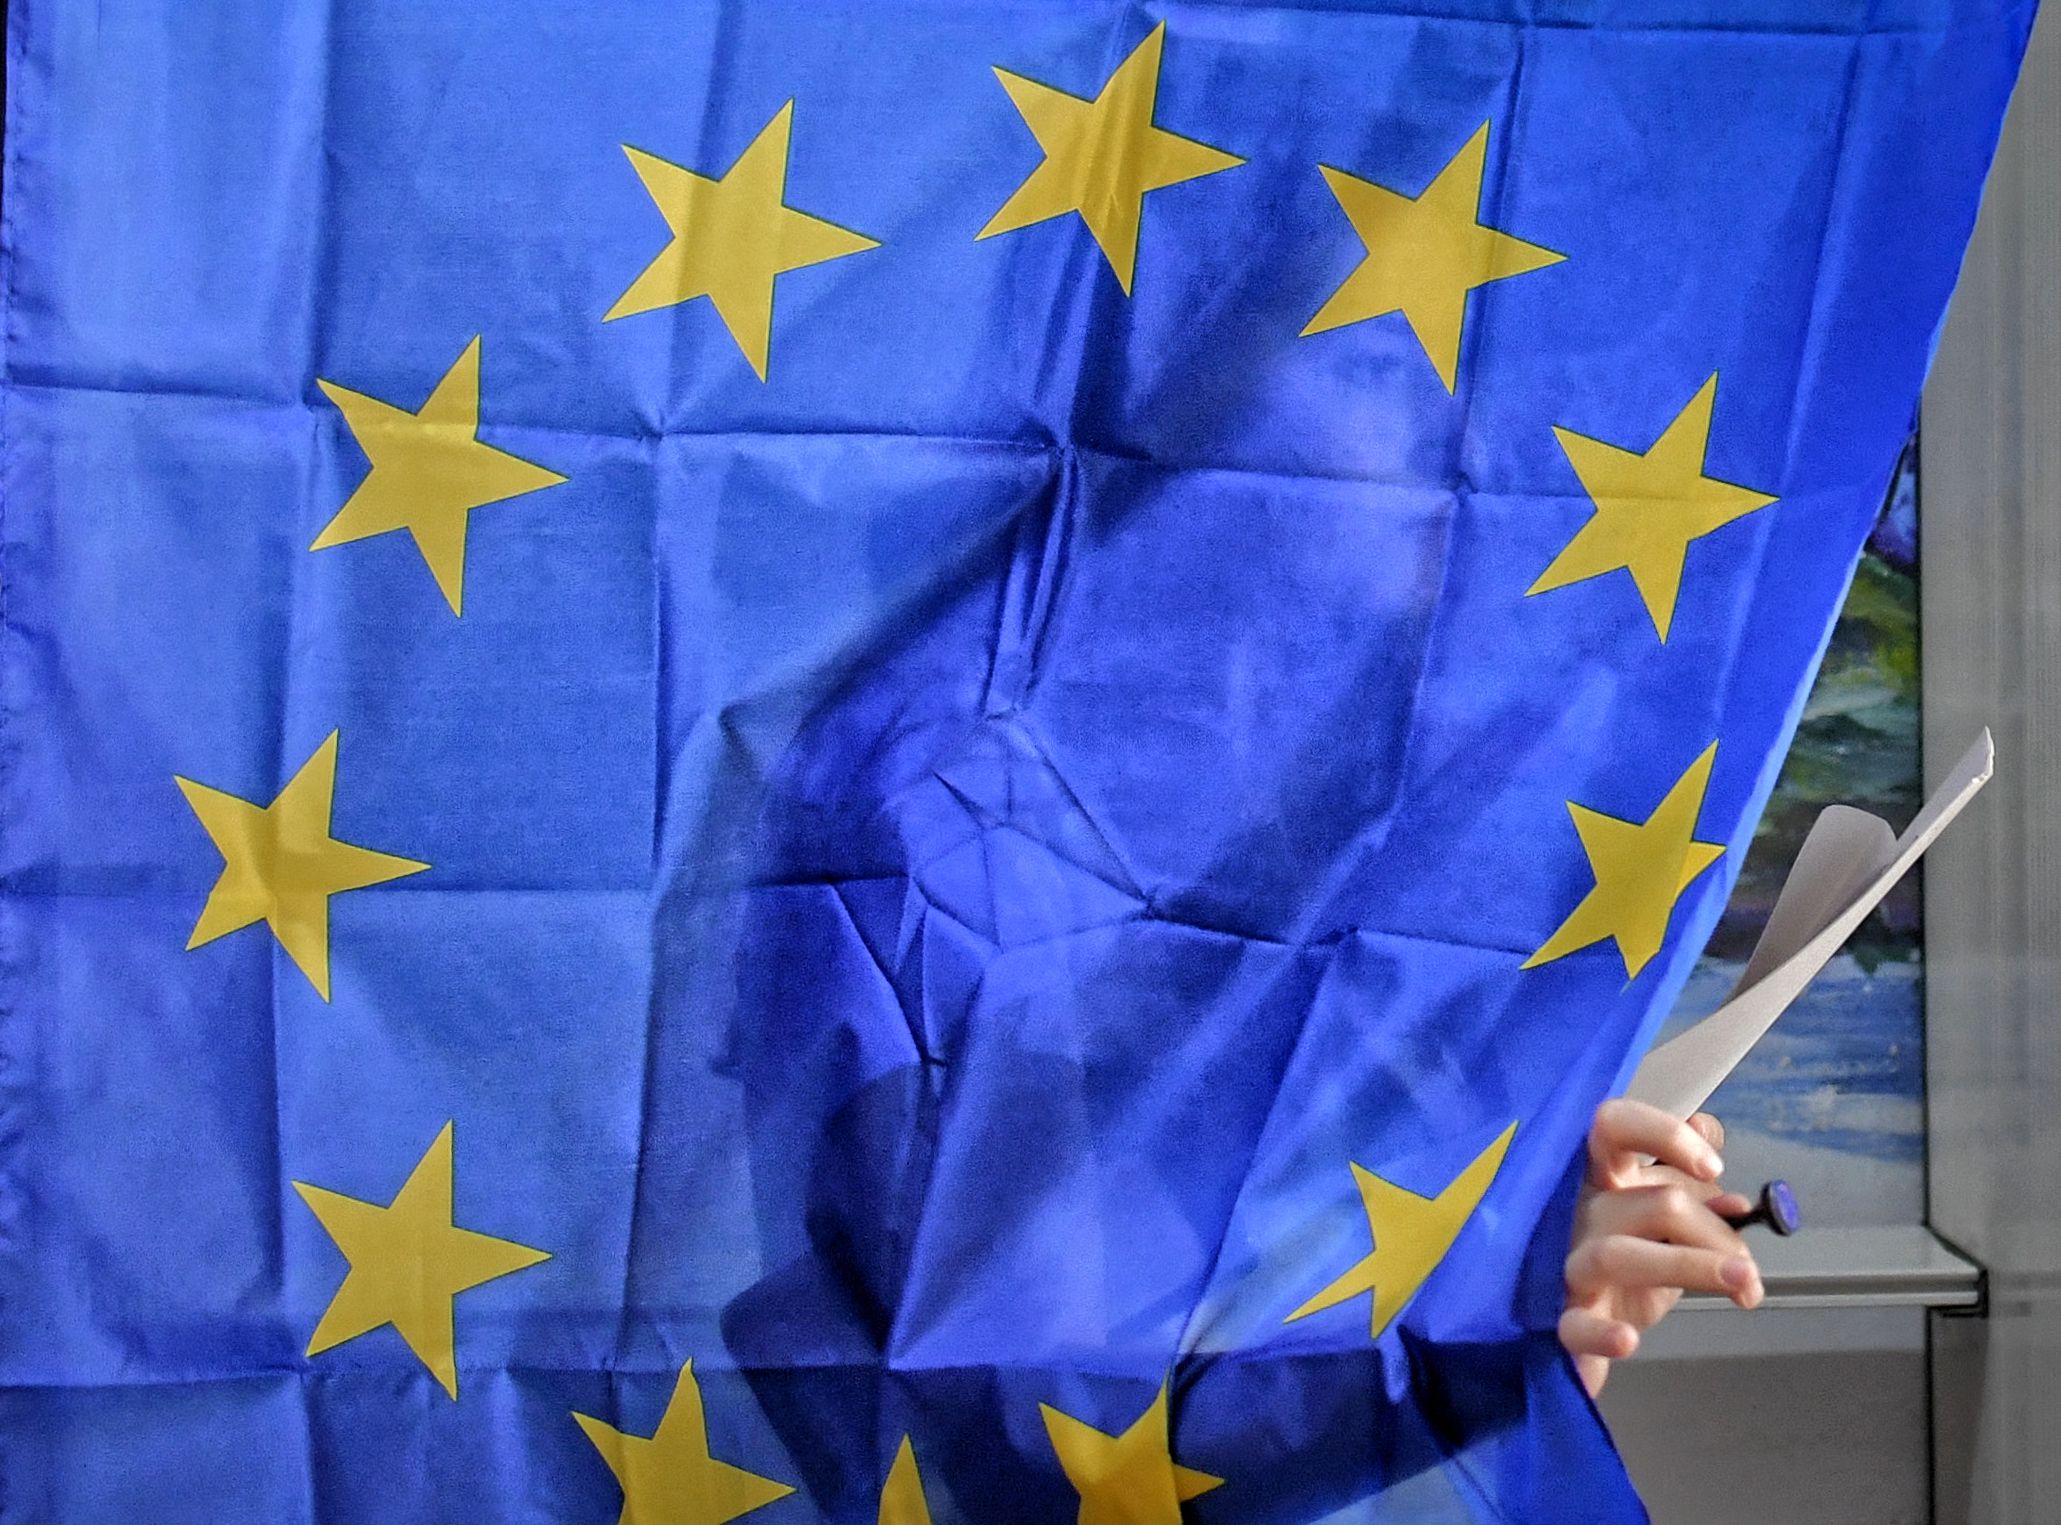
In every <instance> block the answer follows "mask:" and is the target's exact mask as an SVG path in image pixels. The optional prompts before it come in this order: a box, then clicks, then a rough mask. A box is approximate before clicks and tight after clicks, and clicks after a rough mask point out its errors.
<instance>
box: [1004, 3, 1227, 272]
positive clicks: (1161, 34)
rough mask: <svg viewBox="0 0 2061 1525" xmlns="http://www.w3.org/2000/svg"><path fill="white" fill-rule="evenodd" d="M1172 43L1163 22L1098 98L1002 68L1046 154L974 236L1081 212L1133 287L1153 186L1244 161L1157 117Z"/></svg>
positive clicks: (1011, 96)
mask: <svg viewBox="0 0 2061 1525" xmlns="http://www.w3.org/2000/svg"><path fill="white" fill-rule="evenodd" d="M1165 42H1166V23H1165V22H1164V21H1162V22H1161V23H1160V24H1159V25H1158V26H1156V27H1154V28H1153V29H1152V32H1151V34H1150V35H1149V36H1148V37H1146V39H1145V40H1144V41H1143V42H1141V43H1139V44H1138V46H1137V47H1136V48H1134V49H1132V50H1131V56H1130V57H1129V58H1126V59H1125V60H1124V61H1123V62H1122V63H1120V64H1118V65H1117V66H1116V72H1115V73H1114V74H1112V75H1110V76H1109V80H1108V82H1107V83H1106V84H1104V85H1103V87H1102V93H1101V94H1100V95H1098V96H1096V97H1095V99H1093V100H1092V101H1084V100H1082V99H1081V98H1080V97H1079V96H1077V95H1068V94H1067V93H1066V92H1065V91H1064V90H1054V89H1053V88H1052V87H1051V86H1050V85H1041V84H1039V83H1038V82H1037V81H1036V80H1034V79H1025V78H1024V77H1023V76H1022V75H1020V74H1011V73H1010V72H1009V71H1008V70H1007V69H997V70H995V77H996V78H997V79H999V80H1000V81H1001V82H1002V88H1003V89H1004V90H1007V91H1008V92H1009V99H1010V100H1012V101H1014V102H1015V103H1016V110H1017V112H1018V114H1019V115H1021V116H1022V117H1023V121H1024V125H1025V126H1027V127H1029V128H1030V130H1031V135H1032V136H1033V137H1035V138H1036V139H1037V140H1038V147H1040V148H1042V149H1043V150H1044V151H1045V157H1044V159H1043V161H1042V162H1041V163H1040V164H1039V165H1038V167H1037V168H1036V169H1034V170H1032V171H1031V172H1030V178H1029V179H1027V180H1025V181H1024V182H1023V184H1021V185H1019V186H1018V187H1017V188H1016V190H1015V191H1014V192H1013V193H1012V194H1011V195H1010V197H1009V199H1008V200H1007V201H1005V202H1003V203H1002V209H1001V210H1000V211H999V212H997V213H995V215H994V216H993V217H991V218H989V219H988V225H987V226H986V227H984V228H982V229H981V230H980V231H979V232H978V233H976V234H974V235H973V236H974V238H975V239H976V240H978V239H982V238H992V237H993V236H994V235H995V234H997V233H1010V232H1014V231H1015V230H1016V229H1018V228H1027V227H1029V226H1030V225H1031V224H1032V223H1034V222H1043V221H1045V220H1046V219H1047V218H1050V217H1064V216H1065V215H1066V214H1067V213H1068V212H1079V213H1080V214H1081V221H1083V222H1085V223H1086V224H1087V225H1088V231H1089V232H1090V233H1092V234H1094V235H1095V242H1096V243H1098V244H1100V245H1101V246H1102V254H1103V257H1104V258H1105V259H1107V260H1108V261H1109V268H1110V269H1111V270H1114V271H1115V272H1116V281H1117V284H1118V285H1119V286H1121V287H1123V290H1124V295H1125V296H1129V295H1130V294H1131V272H1132V270H1133V268H1134V267H1135V266H1136V264H1137V261H1138V220H1139V218H1140V216H1141V215H1142V214H1143V211H1144V206H1145V193H1146V192H1148V191H1156V190H1160V189H1162V188H1164V187H1166V186H1169V185H1179V184H1180V183H1181V182H1182V181H1183V180H1195V179H1198V178H1200V177H1201V176H1203V175H1213V174H1215V173H1216V172H1217V171H1218V170H1220V169H1230V168H1232V167H1234V166H1236V165H1240V164H1243V163H1244V162H1245V161H1244V160H1243V159H1239V158H1235V157H1233V156H1232V155H1230V154H1227V153H1222V152H1219V151H1218V150H1217V149H1214V148H1211V147H1210V146H1209V145H1208V144H1206V143H1198V142H1196V141H1195V140H1194V139H1193V138H1184V137H1180V136H1178V135H1177V134H1174V133H1171V132H1165V131H1162V130H1161V129H1159V128H1157V127H1155V126H1153V125H1152V108H1153V104H1154V102H1155V101H1156V100H1157V99H1158V96H1159V55H1160V50H1161V48H1162V46H1163V45H1164V44H1165Z"/></svg>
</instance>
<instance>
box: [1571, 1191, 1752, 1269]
mask: <svg viewBox="0 0 2061 1525" xmlns="http://www.w3.org/2000/svg"><path fill="white" fill-rule="evenodd" d="M1585 1226H1587V1227H1588V1228H1589V1229H1590V1231H1591V1232H1592V1233H1601V1234H1606V1235H1607V1234H1628V1235H1630V1236H1631V1237H1633V1238H1635V1239H1651V1240H1653V1241H1655V1242H1657V1243H1668V1244H1689V1245H1700V1246H1701V1247H1702V1248H1704V1249H1706V1250H1715V1251H1717V1252H1718V1253H1719V1254H1723V1255H1745V1256H1748V1257H1751V1255H1752V1253H1753V1252H1752V1251H1751V1250H1750V1249H1748V1248H1747V1244H1746V1241H1745V1240H1744V1239H1742V1238H1740V1237H1739V1231H1738V1230H1737V1229H1735V1228H1733V1227H1732V1225H1731V1224H1729V1223H1727V1222H1725V1220H1724V1219H1723V1218H1721V1217H1719V1216H1718V1213H1717V1211H1716V1210H1715V1209H1714V1208H1712V1207H1711V1206H1710V1204H1709V1203H1707V1202H1705V1201H1704V1200H1703V1198H1702V1195H1701V1193H1697V1192H1692V1191H1690V1190H1689V1189H1688V1188H1687V1187H1684V1186H1636V1187H1632V1188H1630V1189H1627V1190H1619V1191H1607V1192H1601V1193H1599V1194H1598V1195H1597V1197H1596V1199H1595V1201H1594V1202H1593V1203H1592V1204H1591V1206H1590V1211H1589V1221H1588V1224H1587V1225H1585Z"/></svg>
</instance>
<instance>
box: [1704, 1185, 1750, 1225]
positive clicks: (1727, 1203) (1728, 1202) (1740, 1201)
mask: <svg viewBox="0 0 2061 1525" xmlns="http://www.w3.org/2000/svg"><path fill="white" fill-rule="evenodd" d="M1703 1205H1704V1206H1705V1207H1707V1208H1709V1209H1710V1210H1711V1211H1712V1212H1714V1213H1716V1214H1717V1215H1718V1216H1719V1217H1720V1218H1742V1217H1744V1216H1745V1215H1746V1214H1748V1213H1750V1212H1752V1211H1753V1207H1754V1202H1753V1198H1751V1197H1746V1196H1741V1195H1740V1194H1739V1193H1738V1192H1736V1191H1721V1192H1719V1193H1718V1194H1717V1195H1716V1196H1714V1197H1710V1198H1707V1199H1705V1201H1704V1204H1703Z"/></svg>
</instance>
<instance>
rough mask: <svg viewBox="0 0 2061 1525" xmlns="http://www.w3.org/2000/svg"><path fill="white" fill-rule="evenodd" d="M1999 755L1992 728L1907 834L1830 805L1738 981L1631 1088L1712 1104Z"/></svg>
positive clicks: (1679, 1108) (1643, 1096) (1679, 1110)
mask: <svg viewBox="0 0 2061 1525" xmlns="http://www.w3.org/2000/svg"><path fill="white" fill-rule="evenodd" d="M1995 758H1996V751H1995V748H1994V746H1993V745H1992V744H1991V741H1990V735H1989V732H1988V731H1987V730H1985V731H1984V732H1983V733H1982V736H1981V737H1980V739H1978V740H1977V741H1976V743H1975V744H1974V745H1973V746H1971V747H1970V748H1969V749H1968V750H1967V751H1966V752H1964V753H1963V754H1962V755H1961V760H1960V761H1959V762H1958V763H1956V764H1955V765H1954V769H1953V771H1952V772H1951V773H1949V774H1948V775H1947V777H1946V782H1945V783H1943V784H1941V785H1940V786H1939V788H1938V789H1936V790H1935V791H1933V795H1932V798H1931V799H1929V800H1927V801H1926V802H1925V807H1924V808H1923V809H1922V810H1920V811H1919V812H1918V814H1917V816H1916V817H1915V818H1914V819H1913V820H1912V821H1911V824H1910V826H1909V827H1908V828H1906V829H1905V831H1904V834H1903V835H1902V836H1900V837H1899V836H1897V835H1895V834H1894V833H1893V832H1891V831H1890V829H1889V826H1888V824H1887V823H1886V822H1884V821H1883V820H1882V819H1881V818H1880V817H1878V816H1872V815H1869V814H1868V812H1867V811H1865V810H1855V809H1854V808H1853V807H1852V806H1850V805H1832V806H1829V807H1827V808H1826V809H1825V811H1824V812H1823V813H1822V814H1820V815H1819V816H1818V819H1817V822H1816V824H1815V825H1813V826H1812V827H1811V830H1810V835H1809V836H1807V837H1806V838H1804V843H1803V850H1802V851H1801V852H1799V853H1798V854H1797V855H1796V863H1795V866H1794V867H1792V868H1791V869H1790V870H1789V878H1788V880H1787V881H1786V882H1785V883H1784V884H1783V886H1782V893H1781V894H1780V895H1779V896H1778V897H1777V898H1776V900H1775V908H1774V910H1773V911H1772V912H1770V913H1769V915H1768V924H1767V927H1766V929H1765V930H1763V931H1762V933H1761V935H1760V941H1759V942H1758V943H1756V944H1755V945H1754V949H1753V957H1752V958H1751V959H1749V960H1748V961H1747V964H1746V972H1745V973H1744V974H1742V975H1740V976H1739V983H1738V985H1737V987H1736V988H1734V990H1733V991H1732V994H1731V995H1730V996H1729V997H1727V999H1726V1001H1725V1004H1724V1005H1722V1006H1720V1007H1719V1008H1718V1009H1717V1010H1716V1011H1714V1012H1712V1013H1711V1014H1710V1015H1709V1016H1707V1017H1705V1018H1704V1019H1703V1020H1702V1021H1701V1022H1698V1023H1697V1024H1696V1025H1695V1026H1694V1027H1691V1028H1688V1029H1686V1030H1685V1031H1683V1032H1680V1033H1677V1034H1676V1035H1675V1036H1674V1037H1672V1038H1670V1039H1668V1040H1667V1042H1665V1043H1662V1044H1660V1045H1658V1046H1657V1047H1655V1048H1654V1049H1653V1051H1652V1052H1650V1053H1649V1054H1647V1055H1646V1058H1645V1060H1644V1061H1643V1062H1642V1063H1641V1064H1640V1065H1639V1068H1638V1071H1637V1073H1636V1074H1634V1075H1633V1076H1632V1083H1631V1086H1630V1087H1629V1089H1627V1091H1626V1093H1625V1094H1626V1095H1628V1096H1630V1097H1632V1098H1633V1099H1634V1100H1637V1101H1646V1102H1651V1103H1652V1104H1653V1105H1654V1106H1656V1107H1661V1108H1664V1109H1665V1110H1667V1111H1669V1112H1671V1113H1673V1114H1674V1115H1675V1116H1677V1117H1687V1116H1688V1115H1689V1114H1690V1113H1692V1112H1694V1111H1695V1110H1696V1109H1697V1108H1698V1107H1700V1106H1702V1105H1703V1103H1704V1102H1705V1101H1707V1100H1708V1099H1709V1097H1710V1093H1711V1092H1713V1091H1715V1090H1716V1089H1717V1088H1718V1086H1719V1085H1720V1084H1721V1083H1722V1082H1723V1081H1724V1078H1725V1077H1726V1076H1727V1075H1729V1074H1731V1073H1732V1070H1733V1068H1734V1066H1736V1065H1737V1064H1738V1063H1739V1061H1740V1060H1741V1059H1744V1058H1745V1057H1746V1054H1747V1051H1748V1050H1749V1049H1751V1048H1752V1047H1753V1045H1754V1044H1755V1043H1757V1042H1759V1041H1760V1036H1761V1034H1762V1033H1764V1032H1766V1031H1767V1030H1768V1029H1769V1028H1770V1027H1771V1026H1773V1025H1774V1021H1775V1018H1777V1017H1779V1016H1781V1015H1782V1013H1783V1012H1784V1011H1786V1010H1788V1009H1789V1003H1790V1002H1791V1001H1794V1000H1795V999H1796V998H1797V997H1798V996H1799V995H1801V994H1802V993H1803V988H1804V986H1806V985H1808V984H1809V983H1810V982H1811V980H1812V979H1813V978H1814V977H1815V976H1816V975H1817V972H1818V971H1819V970H1820V969H1822V968H1824V967H1825V965H1826V963H1827V962H1829V961H1830V960H1831V957H1832V955H1833V954H1835V953H1837V952H1838V951H1839V949H1840V947H1841V946H1842V945H1843V944H1844V943H1845V942H1846V940H1847V939H1848V938H1849V937H1851V936H1853V933H1854V929H1855V928H1856V927H1858V926H1859V925H1860V924H1861V921H1862V920H1863V918H1865V917H1866V916H1867V914H1868V913H1869V912H1870V911H1872V910H1874V909H1875V907H1876V906H1877V905H1879V904H1881V902H1882V897H1883V896H1884V895H1887V894H1888V893H1889V891H1890V888H1891V886H1893V885H1894V884H1895V883H1896V882H1897V880H1899V879H1901V878H1903V876H1904V875H1905V874H1907V873H1909V872H1910V869H1911V865H1912V864H1914V863H1916V862H1917V861H1918V859H1919V858H1920V857H1921V856H1922V855H1923V854H1924V852H1925V849H1926V848H1928V847H1930V846H1931V845H1932V842H1933V839H1934V838H1935V837H1937V836H1938V835H1939V834H1940V833H1941V832H1942V831H1944V830H1945V829H1946V826H1947V823H1948V822H1949V821H1951V820H1953V818H1954V817H1955V816H1957V815H1959V814H1960V813H1961V809H1962V807H1963V806H1965V805H1966V804H1967V803H1968V801H1970V800H1971V799H1973V798H1974V797H1975V794H1976V791H1977V790H1979V789H1981V788H1982V786H1983V785H1984V784H1986V783H1988V782H1989V776H1990V770H1991V767H1992V765H1993V764H1994V762H1995Z"/></svg>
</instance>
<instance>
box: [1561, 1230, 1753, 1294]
mask: <svg viewBox="0 0 2061 1525" xmlns="http://www.w3.org/2000/svg"><path fill="white" fill-rule="evenodd" d="M1567 1287H1568V1291H1569V1292H1571V1293H1572V1294H1573V1295H1574V1296H1575V1298H1576V1299H1577V1300H1579V1301H1584V1302H1586V1301H1588V1300H1589V1299H1591V1298H1594V1297H1600V1296H1601V1295H1602V1294H1604V1293H1605V1292H1610V1291H1622V1290H1624V1289H1626V1288H1632V1287H1667V1288H1680V1289H1681V1290H1682V1291H1685V1292H1712V1293H1716V1294H1718V1295H1719V1296H1721V1297H1729V1298H1730V1299H1731V1300H1732V1301H1733V1302H1735V1303H1737V1304H1738V1305H1739V1306H1740V1307H1742V1308H1751V1307H1753V1306H1754V1305H1756V1304H1757V1303H1759V1301H1760V1297H1761V1288H1760V1273H1759V1271H1758V1270H1757V1269H1756V1268H1755V1266H1754V1264H1753V1259H1752V1257H1751V1256H1747V1255H1727V1254H1723V1253H1721V1252H1720V1251H1717V1250H1707V1249H1703V1248H1700V1247H1697V1246H1690V1245H1679V1244H1656V1243H1654V1242H1653V1241H1652V1240H1650V1239H1638V1238H1634V1237H1633V1236H1631V1235H1629V1234H1608V1235H1604V1236H1601V1237H1599V1238H1594V1239H1590V1240H1588V1241H1586V1242H1585V1243H1583V1244H1582V1245H1580V1246H1579V1247H1577V1248H1576V1250H1575V1252H1574V1253H1573V1254H1572V1255H1570V1256H1568V1257H1567Z"/></svg>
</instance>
